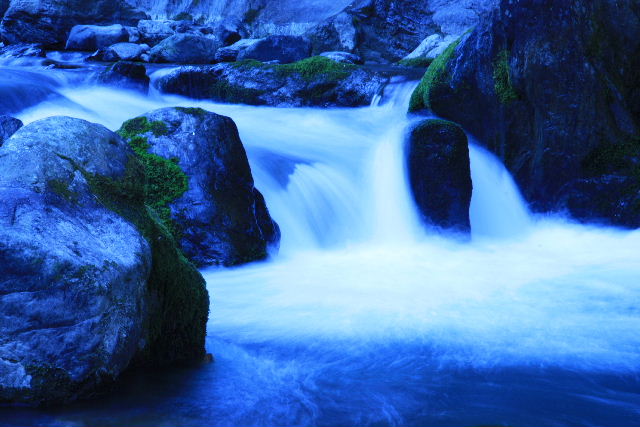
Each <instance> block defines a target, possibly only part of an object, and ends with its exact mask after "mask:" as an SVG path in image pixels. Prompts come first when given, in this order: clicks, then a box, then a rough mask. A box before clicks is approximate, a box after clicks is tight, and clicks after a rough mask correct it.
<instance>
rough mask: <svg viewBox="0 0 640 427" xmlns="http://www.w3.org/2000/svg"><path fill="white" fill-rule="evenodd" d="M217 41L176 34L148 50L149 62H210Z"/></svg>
mask: <svg viewBox="0 0 640 427" xmlns="http://www.w3.org/2000/svg"><path fill="white" fill-rule="evenodd" d="M219 47H220V45H219V43H218V42H217V41H216V40H214V39H212V38H209V37H205V36H198V35H193V34H176V35H173V36H171V37H169V38H167V39H165V40H163V41H162V42H161V43H160V44H158V45H156V46H155V47H153V48H152V49H151V51H150V52H149V61H150V62H168V63H176V64H211V63H213V62H214V61H215V55H216V51H217V50H218V48H219Z"/></svg>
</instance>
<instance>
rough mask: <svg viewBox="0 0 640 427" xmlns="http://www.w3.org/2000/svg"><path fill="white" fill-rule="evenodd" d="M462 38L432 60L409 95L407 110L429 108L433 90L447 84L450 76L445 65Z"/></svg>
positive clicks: (413, 110)
mask: <svg viewBox="0 0 640 427" xmlns="http://www.w3.org/2000/svg"><path fill="white" fill-rule="evenodd" d="M461 40H462V39H458V40H457V41H455V42H454V43H452V44H451V45H450V46H449V47H447V49H446V50H445V51H444V52H442V53H441V54H440V55H439V56H438V57H437V58H436V59H434V60H433V62H432V63H431V65H429V68H427V72H426V73H425V74H424V77H422V80H421V81H420V84H419V85H418V87H417V88H416V90H415V91H414V92H413V95H411V102H410V104H409V112H416V111H420V110H423V109H425V108H426V109H431V96H432V94H433V92H434V91H435V90H436V89H437V88H438V87H439V86H442V85H445V84H448V82H449V79H450V76H449V73H448V72H447V65H448V64H449V61H450V60H451V59H452V58H453V55H454V53H455V50H456V48H457V47H458V45H459V44H460V41H461Z"/></svg>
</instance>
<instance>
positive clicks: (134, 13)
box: [0, 0, 146, 47]
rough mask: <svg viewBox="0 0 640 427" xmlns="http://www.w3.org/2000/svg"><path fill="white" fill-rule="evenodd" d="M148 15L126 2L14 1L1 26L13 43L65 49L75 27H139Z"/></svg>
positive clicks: (0, 30) (4, 36)
mask: <svg viewBox="0 0 640 427" xmlns="http://www.w3.org/2000/svg"><path fill="white" fill-rule="evenodd" d="M145 17H146V15H145V14H144V13H143V12H141V11H140V10H138V9H135V8H133V7H132V6H131V5H130V4H129V3H128V2H126V1H118V0H116V1H114V0H94V1H86V0H68V1H64V2H61V1H58V0H11V3H10V6H9V9H8V10H7V13H6V14H5V16H4V19H3V20H2V24H1V25H0V36H1V37H2V38H3V39H4V40H7V41H9V42H10V43H12V44H14V43H40V44H43V45H45V46H47V47H63V46H64V43H65V42H66V41H67V37H68V35H69V31H70V30H71V28H72V27H74V26H75V25H80V24H94V25H103V24H104V25H110V24H113V23H120V24H123V25H135V24H136V23H137V21H138V20H139V19H144V18H145Z"/></svg>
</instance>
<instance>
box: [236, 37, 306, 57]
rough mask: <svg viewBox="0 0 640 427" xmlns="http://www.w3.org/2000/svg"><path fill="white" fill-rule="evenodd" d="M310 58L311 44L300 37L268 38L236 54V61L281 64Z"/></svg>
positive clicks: (245, 46) (247, 46) (255, 42)
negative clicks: (274, 62) (275, 62)
mask: <svg viewBox="0 0 640 427" xmlns="http://www.w3.org/2000/svg"><path fill="white" fill-rule="evenodd" d="M310 56H311V42H310V41H309V39H307V38H306V37H301V36H269V37H265V38H263V39H257V40H254V41H253V42H251V43H247V44H246V45H244V46H243V47H242V48H241V49H240V50H239V52H238V57H237V60H238V61H242V60H245V59H253V60H256V61H262V62H267V61H277V62H279V63H281V64H289V63H291V62H296V61H300V60H302V59H305V58H308V57H310Z"/></svg>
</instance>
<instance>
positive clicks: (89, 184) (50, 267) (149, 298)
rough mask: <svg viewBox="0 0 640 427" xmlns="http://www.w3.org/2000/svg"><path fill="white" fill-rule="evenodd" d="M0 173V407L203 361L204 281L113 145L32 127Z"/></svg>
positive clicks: (97, 132)
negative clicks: (130, 372)
mask: <svg viewBox="0 0 640 427" xmlns="http://www.w3.org/2000/svg"><path fill="white" fill-rule="evenodd" d="M0 171H1V172H2V173H0V198H2V201H3V202H2V204H0V277H2V280H1V281H0V311H1V312H2V316H0V402H14V403H15V402H24V403H30V404H40V403H53V402H66V401H71V400H74V399H77V398H80V397H86V396H89V395H93V394H95V393H96V392H97V391H98V390H99V389H100V388H101V387H102V386H104V385H105V384H108V383H110V382H112V381H113V380H115V379H116V378H117V377H118V376H119V375H120V374H121V373H122V372H123V371H124V370H125V369H127V368H128V367H131V366H133V365H136V366H163V365H168V364H174V363H183V362H188V361H191V360H201V359H202V357H203V356H204V336H205V327H206V321H207V313H208V297H207V291H206V289H205V286H204V280H203V278H202V276H201V275H200V274H199V273H198V271H197V270H196V269H195V268H194V267H193V266H192V265H191V264H190V263H188V262H187V261H186V260H185V259H184V257H183V256H182V254H181V253H180V251H179V250H178V249H177V247H176V244H175V241H174V240H173V237H172V235H171V234H170V233H169V232H168V231H167V229H166V226H165V225H164V224H163V223H162V222H161V221H160V220H159V218H158V215H157V213H156V211H155V210H154V208H151V207H149V206H148V205H147V204H146V203H147V197H149V194H148V191H146V190H145V185H144V183H145V170H144V168H143V166H142V164H141V162H140V160H139V159H138V158H137V157H136V155H135V154H134V151H133V150H132V149H131V148H130V147H129V146H128V145H127V144H126V143H125V142H124V141H123V140H122V139H121V138H120V137H119V136H118V135H116V134H114V133H112V132H110V131H109V130H107V129H106V128H104V127H102V126H100V125H96V124H92V123H89V122H85V121H83V120H79V119H72V118H68V117H51V118H48V119H44V120H41V121H38V122H34V123H32V124H30V125H28V126H25V127H23V128H22V129H20V130H19V131H18V132H16V133H15V134H14V135H13V136H12V137H11V138H9V140H7V141H6V142H5V144H4V145H3V146H2V147H0ZM166 178H167V179H169V178H170V177H166ZM147 190H148V189H147Z"/></svg>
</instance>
